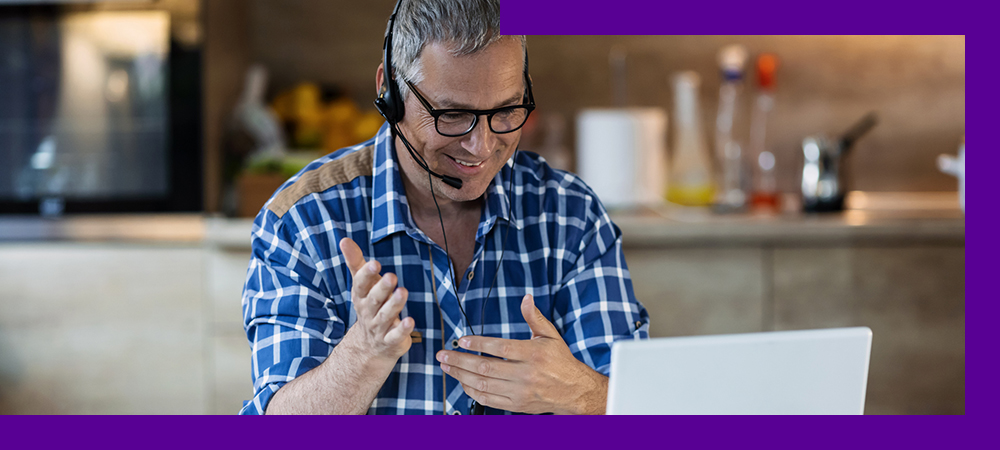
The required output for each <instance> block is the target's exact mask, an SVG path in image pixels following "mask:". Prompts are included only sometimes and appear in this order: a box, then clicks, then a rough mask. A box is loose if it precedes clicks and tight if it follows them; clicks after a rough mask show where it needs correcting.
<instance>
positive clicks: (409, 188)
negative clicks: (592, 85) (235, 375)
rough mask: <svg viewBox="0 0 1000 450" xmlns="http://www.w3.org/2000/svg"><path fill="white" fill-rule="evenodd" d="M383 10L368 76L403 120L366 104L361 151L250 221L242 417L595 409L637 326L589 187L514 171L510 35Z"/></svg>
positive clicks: (340, 157) (465, 1)
mask: <svg viewBox="0 0 1000 450" xmlns="http://www.w3.org/2000/svg"><path fill="white" fill-rule="evenodd" d="M397 11H398V14H394V16H393V19H394V21H395V24H393V20H392V19H391V20H390V25H389V30H388V33H387V34H389V36H390V39H388V40H387V41H388V42H387V45H388V46H390V47H391V51H388V52H386V53H387V55H386V56H385V57H384V58H385V59H391V60H392V61H393V62H394V63H390V64H388V65H389V66H390V67H392V68H393V69H392V70H391V71H390V70H388V69H386V67H383V66H382V65H380V66H379V67H378V69H377V71H376V76H375V81H376V86H377V88H378V89H379V92H380V97H379V98H380V101H384V100H385V99H386V98H387V97H390V96H392V95H393V94H391V93H390V92H391V91H392V89H396V88H393V87H392V84H391V83H392V82H395V85H396V86H397V88H398V94H395V95H398V99H397V100H398V101H399V102H401V103H402V107H401V109H402V111H401V116H400V117H394V114H393V110H392V108H391V107H387V106H386V103H382V104H380V105H379V108H380V112H382V113H383V115H385V116H386V117H387V119H388V120H387V124H386V125H384V126H383V127H382V129H381V130H380V131H379V133H378V134H377V135H376V136H375V137H374V138H373V139H371V140H369V141H368V142H365V143H363V144H359V145H357V146H354V147H350V148H346V149H341V150H338V151H336V152H334V153H332V154H330V155H327V156H325V157H323V158H320V159H319V160H317V161H315V162H313V163H312V164H310V165H309V166H308V167H306V168H305V169H303V171H302V172H301V173H299V174H298V175H296V176H295V177H293V178H292V179H290V180H289V181H288V182H286V183H285V185H283V186H282V187H281V188H280V189H279V190H278V192H276V193H275V195H274V196H273V197H272V198H271V200H269V201H268V203H267V204H266V205H265V207H264V209H262V210H261V212H260V214H259V215H258V216H257V219H256V220H255V221H254V228H253V238H252V247H253V257H252V259H251V261H250V267H249V270H248V275H247V282H246V286H245V288H244V294H243V309H244V320H245V325H246V330H247V336H248V338H249V340H250V344H251V346H252V350H253V361H252V364H253V377H254V392H255V395H254V398H253V399H252V400H251V401H249V402H246V403H245V405H244V408H243V410H242V411H241V413H248V414H254V413H257V414H260V413H265V412H266V413H270V414H279V413H333V414H339V413H344V414H362V413H366V412H367V413H387V414H403V413H409V414H440V413H444V414H467V413H470V412H475V413H481V412H483V411H484V410H485V412H486V413H502V412H523V413H547V412H552V413H564V414H599V413H603V412H604V409H605V403H606V396H607V376H606V374H607V373H608V368H609V365H610V347H611V344H612V342H614V341H615V340H618V339H633V338H645V337H647V336H648V334H647V330H648V315H647V313H646V310H645V309H644V308H643V307H642V305H640V304H639V303H638V301H636V299H635V297H634V294H633V292H632V285H631V280H630V279H629V275H628V269H627V267H626V265H625V261H624V259H623V257H622V250H621V235H620V231H619V230H618V228H617V227H615V226H614V225H613V224H612V223H611V221H610V219H609V218H608V215H607V213H606V211H605V210H604V208H603V206H602V205H601V204H600V202H599V201H598V200H597V197H596V196H595V195H594V194H593V192H592V191H591V190H590V189H589V188H588V187H587V186H586V185H585V184H583V183H582V182H581V181H580V180H579V179H577V178H576V177H575V176H573V175H571V174H568V173H565V172H561V171H556V170H553V169H551V168H549V167H548V166H547V165H546V164H545V163H544V161H543V160H542V159H541V158H539V157H538V156H537V155H532V154H526V153H522V152H517V153H516V157H514V158H512V156H514V155H515V149H516V148H517V144H518V140H519V138H520V128H521V126H522V125H523V123H524V121H525V120H526V119H527V115H528V113H530V110H531V108H533V104H532V102H533V96H532V94H531V85H530V80H529V78H528V77H527V59H526V58H527V53H526V47H525V44H524V40H523V37H520V38H518V37H512V36H501V35H499V5H498V2H497V1H495V0H461V1H456V0H411V1H405V2H401V5H400V4H397ZM390 72H391V73H390ZM387 77H394V78H393V79H392V80H389V79H387ZM390 100H392V98H390ZM390 103H391V102H390ZM456 109H460V110H462V111H456ZM470 110H471V111H472V112H469V111H470ZM515 185H516V186H515ZM511 186H514V188H513V189H510V188H511ZM507 237H510V240H509V241H508V240H507ZM501 261H502V264H501V263H500V262H501ZM455 274H458V275H459V276H458V277H456V276H455ZM477 405H481V406H477ZM484 407H485V408H484Z"/></svg>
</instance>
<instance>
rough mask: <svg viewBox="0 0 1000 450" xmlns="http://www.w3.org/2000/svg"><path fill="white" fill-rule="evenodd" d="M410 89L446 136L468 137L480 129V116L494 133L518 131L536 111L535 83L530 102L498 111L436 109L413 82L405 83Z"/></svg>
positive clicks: (529, 97) (529, 98)
mask: <svg viewBox="0 0 1000 450" xmlns="http://www.w3.org/2000/svg"><path fill="white" fill-rule="evenodd" d="M403 81H404V82H406V85H407V86H409V87H410V90H411V91H413V94H414V95H416V97H417V100H419V101H420V103H421V104H422V105H424V108H426V109H427V112H428V113H430V115H431V116H432V117H434V127H435V128H436V129H437V132H438V133H439V134H441V135H442V136H448V137H457V136H464V135H466V134H468V133H469V132H470V131H472V129H473V128H475V127H476V123H477V122H479V116H486V122H487V123H488V124H489V126H490V130H491V131H493V132H494V133H497V134H504V133H511V132H514V131H517V130H518V129H520V128H521V127H522V126H524V123H525V122H527V121H528V114H531V111H534V109H535V98H534V96H533V95H532V93H531V82H530V81H528V92H527V97H528V99H527V100H528V103H526V104H523V105H516V106H505V107H503V108H495V109H434V107H432V106H431V104H430V103H429V102H427V99H425V98H424V96H423V95H420V92H417V88H416V87H414V86H413V84H412V83H410V82H409V81H406V80H403Z"/></svg>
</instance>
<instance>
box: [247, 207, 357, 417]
mask: <svg viewBox="0 0 1000 450" xmlns="http://www.w3.org/2000/svg"><path fill="white" fill-rule="evenodd" d="M293 228H294V227H293V226H292V225H291V224H284V223H282V221H281V219H280V218H278V217H277V216H275V215H274V214H273V213H272V212H269V211H267V210H264V211H263V212H262V213H261V214H260V215H258V217H257V219H256V220H255V221H254V231H253V237H252V239H251V248H252V256H251V258H250V265H249V268H248V269H247V280H246V284H245V285H244V288H243V300H242V303H243V324H244V328H245V330H246V333H247V339H248V340H249V342H250V347H251V364H252V376H253V389H254V397H253V399H251V400H250V401H245V402H244V405H243V408H242V409H241V410H240V414H264V412H265V411H266V409H267V405H268V403H269V402H270V400H271V398H272V397H273V396H274V394H275V393H276V392H277V391H278V389H279V388H281V387H282V386H284V385H285V383H288V382H289V381H291V380H293V379H294V378H295V377H297V376H299V375H302V374H303V373H305V372H307V371H309V370H310V369H313V368H315V367H317V366H319V365H320V363H322V362H323V361H324V360H326V358H327V356H329V355H330V352H331V351H332V350H333V347H334V346H335V345H336V344H337V343H339V342H340V340H341V339H342V338H343V336H344V333H345V331H346V326H345V322H344V320H343V318H341V317H338V315H337V313H336V311H335V308H334V306H333V305H334V301H333V300H331V299H330V298H329V297H328V296H327V295H326V292H329V291H328V289H327V288H326V286H325V284H324V282H323V281H322V279H321V277H320V275H319V273H318V271H317V265H316V263H315V262H314V260H313V257H312V256H310V252H309V251H308V249H307V248H306V245H305V244H304V243H303V242H302V241H301V240H299V239H297V237H296V236H297V233H296V232H295V230H294V229H293Z"/></svg>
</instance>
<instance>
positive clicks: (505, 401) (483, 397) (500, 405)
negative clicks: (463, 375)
mask: <svg viewBox="0 0 1000 450" xmlns="http://www.w3.org/2000/svg"><path fill="white" fill-rule="evenodd" d="M462 389H463V390H464V391H465V393H466V394H469V397H472V399H473V400H475V401H477V402H479V404H480V405H483V406H489V407H490V408H496V409H505V410H507V411H514V412H523V411H517V410H516V409H515V406H516V405H514V401H513V400H511V399H510V398H508V397H504V396H502V395H498V394H491V393H488V392H483V391H480V390H478V389H476V388H474V387H472V386H467V385H465V384H463V385H462Z"/></svg>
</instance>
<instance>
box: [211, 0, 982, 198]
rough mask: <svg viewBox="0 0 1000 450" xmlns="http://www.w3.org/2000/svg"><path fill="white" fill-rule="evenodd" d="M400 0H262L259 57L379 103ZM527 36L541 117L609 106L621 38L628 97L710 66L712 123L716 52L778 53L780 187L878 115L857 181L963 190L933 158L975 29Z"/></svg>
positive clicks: (633, 100) (706, 83) (255, 21)
mask: <svg viewBox="0 0 1000 450" xmlns="http://www.w3.org/2000/svg"><path fill="white" fill-rule="evenodd" d="M394 3H395V2H393V1H392V0H379V1H374V2H362V3H358V2H351V1H346V0H332V1H311V0H282V1H277V0H252V1H251V2H250V4H249V19H248V20H249V25H248V28H249V30H250V38H249V40H248V42H247V45H248V46H249V49H250V54H251V55H250V56H251V57H252V58H253V59H254V60H255V61H260V62H262V63H264V64H265V65H266V66H267V67H268V68H269V69H270V70H271V72H272V74H273V80H274V83H275V86H276V87H283V86H288V85H291V84H293V83H295V82H298V81H301V80H313V81H319V82H323V83H330V84H335V85H338V86H341V87H343V88H344V89H346V90H347V91H348V92H349V93H350V94H351V95H352V97H353V98H354V99H355V100H356V101H357V102H358V103H359V104H361V105H362V106H368V105H370V104H371V101H372V100H373V98H374V92H375V81H374V74H375V68H376V67H377V66H378V64H379V62H380V58H381V44H382V33H383V30H384V27H385V23H386V20H387V18H388V15H389V13H390V12H391V10H392V6H393V5H394ZM208 12H209V13H211V9H210V10H209V11H208ZM528 43H529V49H530V50H529V51H530V54H531V74H532V79H533V83H534V87H535V97H536V101H537V103H538V105H539V108H538V110H537V114H538V115H539V117H542V116H546V115H549V114H558V115H562V116H563V117H565V118H568V119H570V122H572V118H573V117H574V116H575V114H576V112H577V111H578V110H579V109H580V108H584V107H603V106H612V97H611V87H610V78H611V77H610V70H609V68H608V52H609V51H610V49H611V48H612V47H614V46H620V47H621V48H623V49H624V50H625V51H626V52H627V55H628V56H627V63H626V65H627V73H628V75H627V79H628V86H629V88H628V100H629V104H631V105H639V106H662V107H667V108H668V109H669V108H670V105H671V102H672V98H671V97H672V94H671V92H670V86H669V83H668V79H669V76H670V75H671V74H672V73H674V72H676V71H678V70H683V69H693V70H696V71H698V72H699V73H700V74H701V75H702V79H703V86H702V99H703V107H702V109H703V115H704V116H705V119H706V120H705V121H704V123H706V124H709V125H710V124H712V123H714V114H715V99H716V97H717V92H718V83H719V77H718V76H717V75H716V72H717V69H716V63H715V59H716V53H717V51H718V50H719V48H721V47H722V46H724V45H727V44H731V43H741V44H743V45H745V46H746V47H747V48H748V49H749V50H750V51H751V53H757V52H762V51H771V52H775V53H777V54H778V55H779V57H780V58H781V67H780V68H779V72H778V93H777V95H778V99H777V104H776V107H775V111H774V114H773V120H772V121H771V127H770V129H769V130H768V133H769V142H770V144H769V146H770V148H771V149H772V151H773V152H774V153H775V154H776V156H777V157H778V164H779V188H780V189H781V190H783V191H786V192H794V191H795V190H796V185H797V183H798V175H797V172H796V170H795V167H796V165H797V164H800V163H799V162H798V161H799V158H800V156H799V145H800V143H801V141H802V138H803V137H804V136H806V135H809V134H813V133H817V132H826V133H831V134H836V133H839V132H842V131H843V130H845V129H846V128H848V127H849V126H850V125H851V124H852V123H853V122H854V121H855V120H857V119H859V118H860V117H861V116H862V115H863V114H864V113H865V112H867V111H870V110H875V111H878V112H879V113H880V115H881V124H880V125H878V127H877V128H876V129H875V130H873V131H872V132H871V134H870V135H869V136H867V137H866V138H865V139H863V140H862V141H860V142H859V144H858V145H857V147H856V148H855V152H854V153H855V154H854V156H853V158H852V160H851V161H850V162H849V165H850V168H851V170H852V171H853V172H854V173H855V175H856V176H855V178H854V185H853V188H854V189H860V190H872V191H954V190H956V187H955V181H954V179H952V178H950V177H948V176H945V175H942V174H940V173H938V172H937V169H936V167H935V163H934V161H935V157H936V156H937V155H938V154H939V153H955V152H956V151H957V148H958V145H959V142H960V141H961V140H962V137H963V135H964V133H965V37H964V36H531V37H529V39H528ZM234 81H236V80H234ZM747 100H748V101H747V104H749V100H750V99H749V97H748V98H747ZM574 134H575V131H574V130H573V129H572V127H571V128H570V129H569V130H568V133H567V134H566V139H567V140H568V141H569V143H570V144H571V146H572V137H573V136H574ZM706 135H708V134H707V133H706ZM526 140H527V138H526ZM531 144H532V142H525V145H526V146H530V145H531Z"/></svg>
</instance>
